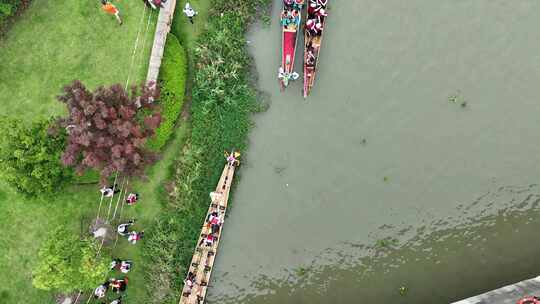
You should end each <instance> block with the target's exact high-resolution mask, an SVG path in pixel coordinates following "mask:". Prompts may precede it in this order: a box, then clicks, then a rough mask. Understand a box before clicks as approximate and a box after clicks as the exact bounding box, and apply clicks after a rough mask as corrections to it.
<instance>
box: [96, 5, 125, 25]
mask: <svg viewBox="0 0 540 304" xmlns="http://www.w3.org/2000/svg"><path fill="white" fill-rule="evenodd" d="M101 8H102V9H103V10H104V11H105V12H106V13H108V14H111V15H114V16H115V17H116V20H118V24H120V25H122V18H120V11H119V10H118V9H117V8H116V6H114V5H113V4H112V3H110V2H109V1H107V0H101Z"/></svg>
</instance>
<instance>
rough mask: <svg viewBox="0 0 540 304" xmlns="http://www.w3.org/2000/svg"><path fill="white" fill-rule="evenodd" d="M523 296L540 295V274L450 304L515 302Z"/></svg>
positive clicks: (508, 303) (507, 303)
mask: <svg viewBox="0 0 540 304" xmlns="http://www.w3.org/2000/svg"><path fill="white" fill-rule="evenodd" d="M525 296H540V276H538V277H536V278H534V279H530V280H525V281H521V282H518V283H516V284H512V285H508V286H505V287H501V288H499V289H495V290H492V291H488V292H486V293H483V294H481V295H478V296H474V297H471V298H467V299H464V300H461V301H457V302H454V303H452V304H516V303H517V301H518V300H519V299H521V298H523V297H525Z"/></svg>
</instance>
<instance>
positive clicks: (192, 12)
mask: <svg viewBox="0 0 540 304" xmlns="http://www.w3.org/2000/svg"><path fill="white" fill-rule="evenodd" d="M183 12H184V14H186V16H187V17H188V19H189V22H191V24H193V17H195V16H196V15H197V14H198V13H197V12H196V11H195V10H194V9H193V8H192V7H191V5H189V2H186V6H185V7H184V10H183Z"/></svg>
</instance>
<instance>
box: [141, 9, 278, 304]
mask: <svg viewBox="0 0 540 304" xmlns="http://www.w3.org/2000/svg"><path fill="white" fill-rule="evenodd" d="M267 4H268V1H267V0H249V1H246V0H232V1H231V0H213V1H211V2H210V11H209V18H208V23H207V29H206V31H205V32H203V33H202V34H201V35H200V36H199V38H198V40H197V43H196V44H195V45H194V47H193V49H191V51H192V53H190V55H191V56H192V60H193V63H194V70H193V88H192V91H191V93H192V96H191V98H192V104H191V133H190V138H189V140H188V142H187V143H186V145H185V146H184V149H183V151H182V154H181V157H179V158H178V160H177V164H176V168H175V170H174V172H173V174H174V180H173V182H172V183H171V185H170V186H169V188H168V194H169V197H168V205H167V209H168V210H169V212H166V213H163V214H162V216H160V217H159V218H157V219H156V220H155V222H154V224H153V225H152V227H154V230H153V231H152V233H151V234H150V236H149V238H148V239H147V240H146V242H145V255H146V256H148V259H149V260H150V261H151V262H150V263H149V264H148V265H147V266H148V268H147V270H146V275H147V277H148V279H147V281H148V282H149V283H150V284H149V286H148V287H147V288H148V292H149V293H150V295H151V297H150V299H152V302H151V303H169V302H173V301H174V300H175V299H176V300H177V298H178V296H179V292H180V290H181V288H182V280H183V277H184V276H185V274H186V270H187V266H188V265H189V261H190V259H191V256H192V254H193V250H194V248H195V243H196V239H197V236H198V234H199V231H200V227H201V225H202V223H203V221H204V217H205V212H206V210H207V208H208V204H209V198H208V193H209V192H210V191H213V189H214V188H215V186H216V183H217V181H218V179H219V174H220V172H221V170H222V169H223V165H224V158H223V153H224V151H225V150H231V149H233V148H234V149H239V150H244V149H245V148H246V145H247V135H248V132H249V129H250V127H251V126H252V121H251V117H250V116H251V114H252V113H254V112H256V111H258V110H259V109H260V105H259V103H258V102H257V98H256V96H257V94H256V91H255V90H254V88H253V87H252V86H251V81H250V79H249V72H250V70H249V69H250V66H251V59H250V57H249V55H248V52H247V49H246V39H245V34H246V31H247V28H248V25H249V23H250V22H251V21H252V20H254V17H255V16H256V13H257V11H259V10H258V9H260V8H261V7H263V6H266V5H267Z"/></svg>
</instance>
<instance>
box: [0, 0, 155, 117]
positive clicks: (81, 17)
mask: <svg viewBox="0 0 540 304" xmlns="http://www.w3.org/2000/svg"><path fill="white" fill-rule="evenodd" d="M113 3H114V4H115V5H116V6H117V7H118V8H119V10H120V13H121V16H123V19H124V24H123V25H122V26H119V25H118V24H117V22H116V20H115V18H114V17H113V16H110V15H107V14H105V13H104V12H103V11H102V10H101V8H100V5H99V1H97V0H93V1H62V0H51V1H33V2H32V4H31V5H30V7H29V8H28V9H27V10H26V11H25V12H24V13H23V15H22V16H21V18H19V20H17V22H16V23H15V24H14V26H13V28H11V30H10V31H9V32H8V34H7V36H6V38H5V39H4V40H3V41H0V58H1V60H0V101H1V102H2V104H3V105H5V106H6V108H7V109H8V111H7V113H8V114H9V115H16V116H19V117H24V118H27V119H32V118H33V117H49V116H51V115H58V114H62V113H64V111H65V110H64V109H63V107H62V105H61V104H60V103H59V102H57V101H56V100H55V96H57V95H58V94H59V93H60V91H61V89H62V87H63V86H64V85H66V84H68V83H69V82H71V81H73V80H74V79H80V80H82V81H83V83H85V84H86V85H87V86H88V87H90V88H95V87H97V86H99V85H103V84H113V83H121V84H125V83H126V80H127V78H128V74H129V75H130V76H129V77H130V79H131V83H132V84H133V83H137V82H140V81H141V80H142V79H144V77H145V76H146V70H147V65H148V58H149V54H150V50H151V45H152V41H153V34H154V29H155V21H156V19H157V18H156V17H157V12H152V13H151V14H152V18H150V25H149V26H148V29H149V31H148V34H147V35H146V40H145V39H144V38H145V37H144V32H145V30H146V25H147V20H148V19H147V18H146V17H147V16H148V14H149V10H146V15H145V16H143V13H144V12H145V10H144V5H143V4H142V1H127V0H113ZM141 20H142V22H141ZM141 23H142V24H141ZM141 29H142V30H141ZM138 34H139V37H140V38H139V47H138V48H137V53H136V54H135V59H134V60H133V61H134V62H135V64H134V65H133V67H134V68H133V69H132V71H130V69H129V67H130V66H131V61H132V53H133V49H134V48H135V41H136V39H137V35H138ZM143 42H145V45H142V44H143Z"/></svg>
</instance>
